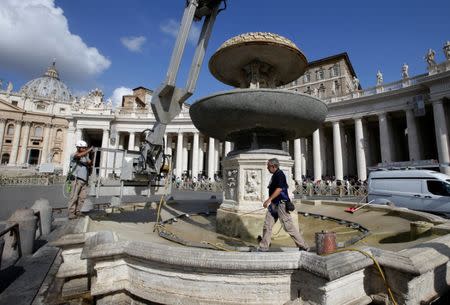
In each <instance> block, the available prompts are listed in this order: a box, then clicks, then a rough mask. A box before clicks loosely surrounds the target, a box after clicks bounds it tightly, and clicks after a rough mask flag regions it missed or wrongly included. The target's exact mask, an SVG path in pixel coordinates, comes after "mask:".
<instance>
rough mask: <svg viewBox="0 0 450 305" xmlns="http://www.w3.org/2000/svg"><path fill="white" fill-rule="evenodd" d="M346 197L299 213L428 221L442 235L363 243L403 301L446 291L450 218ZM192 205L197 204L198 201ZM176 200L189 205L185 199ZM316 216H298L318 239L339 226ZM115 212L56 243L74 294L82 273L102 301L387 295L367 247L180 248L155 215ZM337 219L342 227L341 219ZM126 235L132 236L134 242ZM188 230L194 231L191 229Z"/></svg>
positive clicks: (315, 300)
mask: <svg viewBox="0 0 450 305" xmlns="http://www.w3.org/2000/svg"><path fill="white" fill-rule="evenodd" d="M350 205H351V204H349V203H339V202H325V201H322V202H321V201H315V202H305V203H302V204H299V205H297V208H298V209H299V211H302V212H303V213H306V212H308V213H310V212H320V213H322V214H323V215H330V216H334V217H336V216H338V217H342V218H343V219H345V220H349V221H356V222H358V223H359V222H361V224H362V225H365V226H367V227H369V228H372V229H373V230H374V231H373V232H374V233H375V234H379V233H381V234H382V235H384V234H387V233H388V231H390V233H394V232H395V231H398V232H401V231H402V230H408V228H409V221H426V222H429V223H432V224H433V227H432V228H431V230H432V231H433V232H434V233H436V234H437V235H441V236H440V237H437V238H433V237H432V236H430V237H426V238H419V239H417V240H414V241H410V242H406V243H405V242H401V241H399V242H400V244H401V245H402V246H400V247H398V248H396V249H394V248H391V247H387V248H386V247H384V246H383V244H378V245H377V243H371V242H367V243H366V242H365V240H364V239H363V240H361V242H360V243H359V246H358V250H361V251H362V252H364V253H367V254H370V255H372V256H373V257H374V258H375V259H376V260H377V261H378V263H379V264H380V265H381V266H382V267H383V270H384V272H385V274H386V278H387V281H388V283H389V285H390V287H391V289H392V290H393V293H394V295H395V298H396V299H397V302H398V304H404V305H407V304H420V303H421V302H429V301H430V300H431V299H432V298H433V297H436V296H437V295H441V294H443V293H444V292H445V291H446V290H447V289H448V286H447V285H448V284H447V274H449V272H450V264H449V257H450V252H449V249H450V248H449V246H450V235H449V234H448V233H449V232H450V226H449V223H448V221H446V220H444V219H442V218H439V217H436V216H433V215H429V214H425V213H420V212H414V211H410V210H406V209H396V208H391V207H386V206H372V205H371V206H369V207H367V208H365V209H364V210H361V211H360V212H359V213H355V214H349V213H346V212H345V211H344V210H345V208H346V207H349V206H350ZM194 206H195V207H197V206H198V203H196V204H195V205H194V204H193V205H192V207H194ZM175 207H176V205H175V204H174V205H172V206H170V207H167V208H168V209H169V210H167V211H166V212H167V214H165V217H167V216H169V215H171V216H172V217H173V216H174V215H177V213H176V210H175V209H174V208H175ZM179 208H182V209H183V210H184V211H186V208H187V207H186V206H185V207H181V206H179ZM130 210H131V211H132V209H130ZM131 213H137V212H131ZM145 214H147V215H148V213H145ZM119 215H121V214H119ZM311 215H312V214H309V216H308V217H306V216H305V217H306V218H305V217H304V216H302V219H301V220H300V224H303V226H304V228H305V230H306V229H308V228H309V230H310V231H311V232H309V233H308V232H305V233H306V234H305V237H306V238H307V239H311V238H312V232H314V231H320V230H323V229H330V228H331V227H336V226H339V225H338V224H331V225H328V226H327V228H324V227H322V226H321V222H320V221H319V219H318V218H313V217H312V216H311ZM113 216H114V214H113V215H109V216H108V217H107V218H103V217H101V218H100V219H99V220H91V219H88V218H85V219H83V220H81V221H82V223H80V225H79V226H78V227H80V228H84V230H83V231H84V233H82V232H79V231H77V232H74V233H76V234H70V233H69V232H68V233H69V234H67V235H65V236H63V237H62V238H61V239H60V240H59V241H56V242H54V245H56V246H60V247H62V248H63V253H62V255H63V256H64V261H63V264H62V265H61V267H60V269H59V272H58V274H57V277H59V278H61V279H64V286H63V292H64V291H68V292H71V293H74V291H73V289H72V290H71V288H73V286H74V284H75V283H74V281H79V280H80V279H84V280H85V281H86V283H88V286H87V287H88V288H89V291H88V293H89V294H90V296H91V297H95V299H96V304H118V303H120V302H123V303H125V304H130V303H132V302H137V303H138V302H141V303H145V302H144V301H143V300H145V301H148V302H150V304H151V302H157V303H161V304H280V305H281V304H291V303H292V302H300V303H301V304H305V305H306V304H307V305H342V304H369V303H371V302H372V300H373V298H374V296H377V295H384V294H385V287H384V283H383V281H382V280H381V278H380V276H379V275H378V273H377V271H376V269H375V268H374V267H373V264H374V263H373V261H372V260H371V259H370V258H368V257H367V256H366V255H364V254H362V253H361V252H357V251H346V252H341V253H334V254H331V255H328V256H319V255H316V254H314V253H310V252H299V251H298V250H297V249H296V248H281V249H280V248H279V250H278V251H277V252H268V253H252V252H251V253H243V252H227V251H214V250H210V249H199V248H192V247H183V246H180V245H179V244H177V243H171V242H168V241H167V240H163V239H158V238H157V236H155V235H156V234H155V233H153V234H152V233H151V232H152V228H153V224H154V221H155V219H154V217H150V216H149V220H150V222H142V223H140V222H138V223H136V221H135V220H134V221H133V223H130V220H128V221H126V220H127V217H126V215H123V217H119V219H121V221H120V222H114V221H111V220H108V218H110V217H113ZM130 219H135V218H134V217H132V218H130ZM374 219H376V220H375V221H374ZM205 220H206V218H203V217H202V218H201V219H197V218H195V217H194V218H192V219H191V218H186V219H185V221H184V220H181V219H180V220H179V221H178V222H176V223H173V224H170V225H169V226H168V229H170V230H174V231H177V229H176V227H177V226H178V225H180V224H181V225H182V227H181V228H179V230H178V231H179V232H180V233H182V234H187V233H186V226H198V227H199V228H203V227H205V225H208V222H204V221H205ZM183 222H184V224H183ZM325 222H327V221H325ZM366 222H370V223H366ZM389 224H393V225H392V226H391V225H389ZM339 227H341V228H343V226H342V225H341V226H339ZM133 228H134V230H133ZM343 229H345V228H343ZM347 229H349V228H347ZM130 230H131V231H130ZM197 230H198V228H197ZM331 230H335V229H331ZM111 231H113V232H111ZM127 232H128V233H127ZM339 232H341V229H339ZM377 232H378V233H377ZM127 234H130V236H132V237H133V238H132V239H131V240H130V238H128V235H127ZM445 234H447V235H445ZM188 235H189V234H188ZM442 235H444V236H442ZM190 236H193V237H197V238H198V234H197V233H195V234H194V232H193V234H190ZM201 238H202V239H203V238H207V236H202V237H201ZM219 241H220V240H219ZM223 241H225V240H223ZM210 242H211V243H213V242H214V240H210ZM394 242H395V241H394ZM280 246H281V245H280ZM355 246H357V245H355ZM378 246H381V247H378ZM388 249H390V250H388ZM348 250H351V249H348ZM89 283H90V284H89ZM424 283H425V284H424ZM66 286H68V287H67V288H65V287H66ZM76 287H78V286H76Z"/></svg>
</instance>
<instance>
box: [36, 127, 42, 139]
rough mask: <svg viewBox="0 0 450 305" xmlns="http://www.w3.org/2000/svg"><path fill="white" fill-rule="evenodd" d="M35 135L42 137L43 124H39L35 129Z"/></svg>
mask: <svg viewBox="0 0 450 305" xmlns="http://www.w3.org/2000/svg"><path fill="white" fill-rule="evenodd" d="M34 136H35V137H42V127H41V126H37V127H36V128H35V129H34Z"/></svg>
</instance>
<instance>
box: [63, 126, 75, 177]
mask: <svg viewBox="0 0 450 305" xmlns="http://www.w3.org/2000/svg"><path fill="white" fill-rule="evenodd" d="M75 140H76V135H75V126H74V122H73V121H69V127H68V129H67V133H66V144H65V146H64V162H63V175H66V174H67V172H68V170H69V163H70V155H71V153H72V151H73V150H74V149H75V143H74V142H75Z"/></svg>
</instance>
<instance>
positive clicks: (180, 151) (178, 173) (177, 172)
mask: <svg viewBox="0 0 450 305" xmlns="http://www.w3.org/2000/svg"><path fill="white" fill-rule="evenodd" d="M182 162H183V133H182V132H179V133H178V138H177V158H176V165H177V167H176V168H175V177H180V178H181V173H182V170H183V165H182V164H181V163H182Z"/></svg>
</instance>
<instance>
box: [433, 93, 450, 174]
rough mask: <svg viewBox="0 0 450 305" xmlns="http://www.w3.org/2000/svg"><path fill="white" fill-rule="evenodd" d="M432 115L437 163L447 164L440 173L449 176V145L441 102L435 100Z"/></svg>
mask: <svg viewBox="0 0 450 305" xmlns="http://www.w3.org/2000/svg"><path fill="white" fill-rule="evenodd" d="M433 114H434V127H435V130H436V145H437V150H438V156H439V163H446V164H447V167H441V172H443V173H444V174H446V175H450V167H448V165H449V162H450V156H449V147H448V145H449V140H448V130H447V122H446V118H445V111H444V105H443V104H442V100H437V101H434V102H433Z"/></svg>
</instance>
